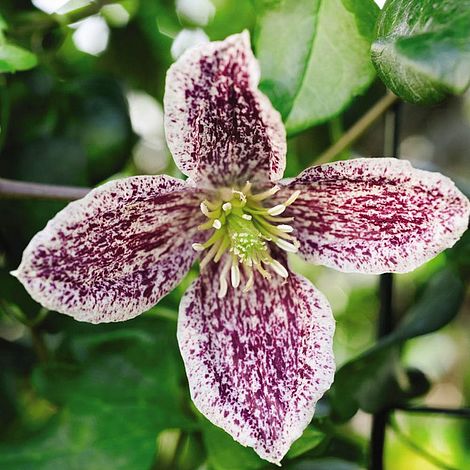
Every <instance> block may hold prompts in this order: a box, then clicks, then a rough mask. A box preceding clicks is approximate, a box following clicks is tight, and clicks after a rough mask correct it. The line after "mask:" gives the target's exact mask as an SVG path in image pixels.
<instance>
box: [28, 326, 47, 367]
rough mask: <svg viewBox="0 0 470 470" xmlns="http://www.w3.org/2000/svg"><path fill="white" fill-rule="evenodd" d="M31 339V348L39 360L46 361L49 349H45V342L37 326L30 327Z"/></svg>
mask: <svg viewBox="0 0 470 470" xmlns="http://www.w3.org/2000/svg"><path fill="white" fill-rule="evenodd" d="M31 341H32V344H33V349H34V351H35V353H36V355H37V356H38V359H39V361H40V362H47V360H48V359H49V351H48V350H47V346H46V343H45V342H44V338H43V336H42V333H41V331H39V330H38V329H37V328H35V327H33V328H31Z"/></svg>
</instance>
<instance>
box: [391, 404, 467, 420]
mask: <svg viewBox="0 0 470 470" xmlns="http://www.w3.org/2000/svg"><path fill="white" fill-rule="evenodd" d="M395 410H396V411H403V412H406V413H421V414H439V415H444V416H447V417H449V418H464V419H470V408H438V407H433V406H397V407H396V408H395Z"/></svg>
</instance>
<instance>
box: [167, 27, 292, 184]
mask: <svg viewBox="0 0 470 470" xmlns="http://www.w3.org/2000/svg"><path fill="white" fill-rule="evenodd" d="M258 82H259V66H258V62H257V61H256V59H255V58H254V56H253V53H252V51H251V48H250V39H249V35H248V32H246V31H245V32H244V33H241V34H236V35H233V36H229V37H228V38H227V39H225V40H224V41H221V42H211V43H208V44H203V45H199V46H196V47H194V48H191V49H190V50H188V51H186V52H185V53H184V54H183V55H182V56H181V57H180V58H179V59H178V60H177V61H176V62H175V63H174V64H173V65H172V66H171V67H170V69H169V71H168V74H167V78H166V89H165V99H164V104H165V130H166V136H167V140H168V146H169V147H170V150H171V152H172V153H173V157H174V158H175V160H176V163H177V164H178V166H179V168H180V169H181V171H182V172H183V173H185V174H186V175H188V176H190V177H191V178H192V180H194V181H204V182H208V183H209V184H212V185H220V184H223V185H231V184H233V183H240V184H244V183H245V182H246V181H247V180H250V181H251V182H253V183H255V184H256V183H263V182H267V181H276V180H278V179H280V178H281V177H282V174H283V172H284V167H285V154H286V137H285V130H284V126H283V124H282V120H281V117H280V115H279V113H278V112H277V111H276V110H275V109H274V108H273V107H272V105H271V103H270V102H269V100H268V99H267V98H266V97H265V96H264V95H263V94H262V93H261V92H260V91H258Z"/></svg>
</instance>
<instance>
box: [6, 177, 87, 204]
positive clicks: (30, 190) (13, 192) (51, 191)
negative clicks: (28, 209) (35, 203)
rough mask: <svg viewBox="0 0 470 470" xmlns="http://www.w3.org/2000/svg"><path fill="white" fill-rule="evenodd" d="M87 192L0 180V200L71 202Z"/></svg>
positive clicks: (49, 185)
mask: <svg viewBox="0 0 470 470" xmlns="http://www.w3.org/2000/svg"><path fill="white" fill-rule="evenodd" d="M89 191H90V188H78V187H74V186H56V185H52V184H41V183H27V182H23V181H13V180H9V179H5V178H0V199H43V200H55V201H73V200H74V199H80V198H82V197H83V196H85V195H86V194H87V193H88V192H89Z"/></svg>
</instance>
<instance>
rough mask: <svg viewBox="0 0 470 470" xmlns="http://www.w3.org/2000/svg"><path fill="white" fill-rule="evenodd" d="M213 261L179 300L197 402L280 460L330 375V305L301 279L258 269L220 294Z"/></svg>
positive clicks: (183, 349)
mask: <svg viewBox="0 0 470 470" xmlns="http://www.w3.org/2000/svg"><path fill="white" fill-rule="evenodd" d="M219 269H220V266H219V265H215V264H211V265H209V266H208V267H207V269H206V270H204V271H203V273H202V274H201V277H200V278H199V279H198V280H197V281H196V282H195V283H194V284H193V285H192V286H191V287H190V288H189V290H188V291H187V292H186V294H185V296H184V297H183V300H182V301H181V306H180V317H179V322H178V341H179V345H180V349H181V353H182V356H183V359H184V362H185V365H186V371H187V375H188V379H189V385H190V389H191V395H192V398H193V401H194V403H195V404H196V406H197V407H198V408H199V410H201V412H202V413H204V415H205V416H207V417H208V418H209V419H210V420H211V421H212V422H213V423H214V424H216V425H218V426H220V427H222V428H223V429H224V430H225V431H227V432H228V433H229V434H231V435H232V436H233V437H234V438H235V439H236V440H237V441H239V442H240V443H241V444H243V445H247V446H251V447H253V448H254V449H255V451H256V452H257V453H258V454H259V455H260V456H261V457H262V458H264V459H266V460H269V461H271V462H275V463H278V462H280V460H281V459H282V457H283V456H284V455H285V453H286V452H287V451H288V449H289V447H290V445H291V444H292V442H293V441H294V440H296V439H297V438H298V437H300V435H301V434H302V431H303V430H304V429H305V427H306V426H307V424H308V423H309V422H310V420H311V419H312V416H313V413H314V410H315V404H316V402H317V401H318V400H319V399H320V397H321V396H322V395H323V394H324V392H325V391H326V390H327V389H328V388H329V386H330V384H331V382H332V380H333V374H334V360H333V354H332V336H333V331H334V320H333V318H332V315H331V310H330V307H329V305H328V303H327V301H326V300H325V298H324V297H323V296H322V294H321V293H319V292H318V291H317V290H316V289H315V287H314V286H313V285H312V284H310V282H309V281H307V280H306V279H304V278H302V277H300V276H297V275H295V274H290V275H289V277H288V279H287V280H285V281H283V280H282V278H280V277H279V276H278V277H276V278H273V279H271V280H269V281H268V280H266V279H264V278H262V277H261V276H260V275H258V274H257V275H256V276H255V284H254V286H253V288H252V289H251V290H250V291H248V292H247V293H243V292H242V291H241V290H240V289H230V290H229V291H228V293H227V296H226V297H224V298H223V299H219V298H218V297H217V287H218V286H217V283H218V278H219V273H218V270H219Z"/></svg>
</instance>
